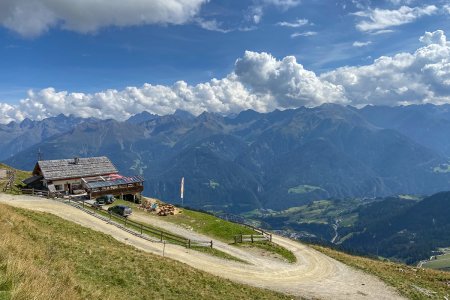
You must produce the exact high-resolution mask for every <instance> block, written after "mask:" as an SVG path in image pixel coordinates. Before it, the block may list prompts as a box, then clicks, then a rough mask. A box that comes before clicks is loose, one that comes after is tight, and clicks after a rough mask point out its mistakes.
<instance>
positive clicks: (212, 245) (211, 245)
mask: <svg viewBox="0 0 450 300" xmlns="http://www.w3.org/2000/svg"><path fill="white" fill-rule="evenodd" d="M212 247H213V241H212V240H211V249H212Z"/></svg>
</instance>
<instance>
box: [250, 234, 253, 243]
mask: <svg viewBox="0 0 450 300" xmlns="http://www.w3.org/2000/svg"><path fill="white" fill-rule="evenodd" d="M250 238H251V239H252V243H253V234H251V235H250Z"/></svg>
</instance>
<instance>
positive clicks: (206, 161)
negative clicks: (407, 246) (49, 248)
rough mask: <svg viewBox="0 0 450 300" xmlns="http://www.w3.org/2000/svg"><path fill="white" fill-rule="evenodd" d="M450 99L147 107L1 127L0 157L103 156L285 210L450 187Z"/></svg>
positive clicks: (230, 206)
mask: <svg viewBox="0 0 450 300" xmlns="http://www.w3.org/2000/svg"><path fill="white" fill-rule="evenodd" d="M449 129H450V106H449V105H441V106H435V105H417V106H414V105H412V106H399V107H383V106H366V107H364V108H360V109H358V108H354V107H350V106H340V105H335V104H324V105H321V106H319V107H314V108H306V107H301V108H298V109H290V110H284V111H279V110H276V111H273V112H270V113H258V112H256V111H252V110H247V111H243V112H241V113H240V114H238V115H233V116H222V115H218V114H214V113H208V112H204V113H202V114H200V115H199V116H193V115H191V114H190V113H188V112H185V111H176V112H175V113H174V114H172V115H166V116H158V115H153V114H150V113H148V112H143V113H141V114H138V115H135V116H133V117H131V118H130V119H129V120H127V121H125V122H119V121H116V120H111V119H110V120H98V119H94V118H89V119H82V118H77V117H73V116H64V115H59V116H57V117H53V118H48V119H45V120H42V121H31V120H24V121H23V122H21V123H15V122H11V123H10V124H7V125H0V139H1V141H2V142H1V143H0V153H1V154H0V155H1V156H0V159H1V160H3V161H5V162H6V163H7V164H9V165H12V166H14V167H17V168H21V169H26V170H30V169H32V167H33V165H34V163H35V162H36V159H37V153H38V152H39V153H42V156H43V158H44V159H59V158H67V157H74V156H79V157H85V156H97V155H106V156H108V157H110V158H111V160H112V161H113V162H114V163H115V165H116V166H117V167H118V169H119V170H120V171H121V172H122V173H124V174H140V175H142V176H144V178H145V180H146V182H145V194H146V195H149V196H153V197H157V198H161V199H164V200H166V201H169V202H174V203H179V202H180V199H179V185H180V179H181V177H185V184H186V189H185V205H188V206H191V207H196V208H202V209H208V210H214V211H226V212H234V213H236V212H239V213H240V212H245V211H251V210H253V209H258V208H270V209H274V210H281V209H286V208H289V207H292V206H298V205H301V204H304V203H308V202H309V201H311V200H314V199H320V198H346V197H379V196H388V195H394V194H400V193H401V194H432V193H435V192H438V191H442V190H448V189H449V183H450V165H449V164H448V156H450V135H448V132H450V131H449Z"/></svg>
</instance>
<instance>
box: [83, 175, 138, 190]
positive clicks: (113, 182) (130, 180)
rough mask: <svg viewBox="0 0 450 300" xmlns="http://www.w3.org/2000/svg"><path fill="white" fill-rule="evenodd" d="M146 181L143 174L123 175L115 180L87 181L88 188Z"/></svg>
mask: <svg viewBox="0 0 450 300" xmlns="http://www.w3.org/2000/svg"><path fill="white" fill-rule="evenodd" d="M138 182H144V178H142V177H141V176H132V177H123V178H119V179H115V180H107V181H94V182H87V183H86V187H87V188H88V189H95V188H102V187H108V186H115V185H120V184H128V183H138Z"/></svg>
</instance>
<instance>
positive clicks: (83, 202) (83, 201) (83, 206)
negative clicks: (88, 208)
mask: <svg viewBox="0 0 450 300" xmlns="http://www.w3.org/2000/svg"><path fill="white" fill-rule="evenodd" d="M83 208H84V199H83Z"/></svg>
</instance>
